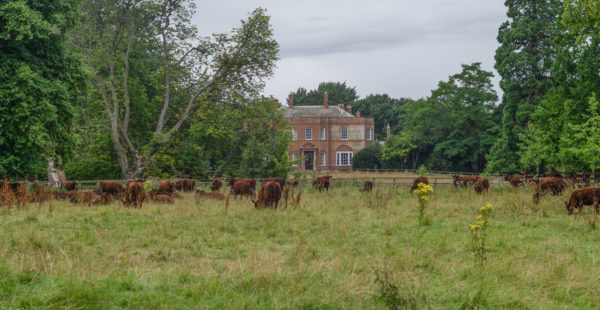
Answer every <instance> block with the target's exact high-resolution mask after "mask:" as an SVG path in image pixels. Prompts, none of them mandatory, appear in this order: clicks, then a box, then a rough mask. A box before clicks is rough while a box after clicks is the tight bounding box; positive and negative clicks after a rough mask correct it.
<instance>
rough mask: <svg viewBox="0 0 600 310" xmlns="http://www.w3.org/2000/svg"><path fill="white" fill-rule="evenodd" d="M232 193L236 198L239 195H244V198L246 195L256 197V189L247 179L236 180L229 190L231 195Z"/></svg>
mask: <svg viewBox="0 0 600 310" xmlns="http://www.w3.org/2000/svg"><path fill="white" fill-rule="evenodd" d="M231 194H233V198H234V199H235V198H237V196H242V198H243V197H246V196H247V197H250V198H254V190H253V189H252V186H250V183H248V182H247V181H235V183H233V186H232V187H231V191H230V192H229V195H231Z"/></svg>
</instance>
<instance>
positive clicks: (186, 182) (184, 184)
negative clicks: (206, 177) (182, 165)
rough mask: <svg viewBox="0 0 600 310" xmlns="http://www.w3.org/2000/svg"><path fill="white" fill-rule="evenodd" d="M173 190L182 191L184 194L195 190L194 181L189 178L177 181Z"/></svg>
mask: <svg viewBox="0 0 600 310" xmlns="http://www.w3.org/2000/svg"><path fill="white" fill-rule="evenodd" d="M175 189H177V190H178V191H181V190H182V191H183V192H184V193H187V192H191V191H193V190H194V189H196V180H194V179H190V178H183V179H179V180H178V181H177V182H176V183H175Z"/></svg>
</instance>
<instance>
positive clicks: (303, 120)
mask: <svg viewBox="0 0 600 310" xmlns="http://www.w3.org/2000/svg"><path fill="white" fill-rule="evenodd" d="M293 99H294V98H293V97H292V94H290V98H289V104H288V107H282V108H280V109H281V110H282V112H283V115H284V117H285V118H287V119H288V120H289V122H290V126H291V128H292V129H291V130H292V139H293V141H292V144H291V145H290V149H289V153H290V159H297V158H301V157H304V160H303V161H302V162H301V163H300V164H299V166H300V169H302V170H349V169H352V156H353V155H354V154H356V152H358V151H360V150H362V149H363V148H365V147H367V146H369V145H372V144H373V140H374V136H375V135H374V120H373V118H363V117H360V112H357V113H356V116H354V115H352V107H351V106H348V107H344V105H343V104H340V105H338V106H331V107H330V106H329V104H328V101H327V100H328V99H327V93H325V96H324V99H323V105H322V106H298V107H295V106H294V101H293Z"/></svg>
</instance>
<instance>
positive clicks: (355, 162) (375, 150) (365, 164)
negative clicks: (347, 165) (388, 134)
mask: <svg viewBox="0 0 600 310" xmlns="http://www.w3.org/2000/svg"><path fill="white" fill-rule="evenodd" d="M382 149H383V148H382V147H381V145H380V144H379V143H375V144H373V145H371V146H368V147H366V148H364V149H362V150H360V151H358V153H356V154H354V156H353V157H352V169H381V150H382Z"/></svg>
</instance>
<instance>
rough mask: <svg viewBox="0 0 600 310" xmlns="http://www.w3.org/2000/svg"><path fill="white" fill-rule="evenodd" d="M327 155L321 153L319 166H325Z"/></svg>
mask: <svg viewBox="0 0 600 310" xmlns="http://www.w3.org/2000/svg"><path fill="white" fill-rule="evenodd" d="M326 164H327V155H325V153H321V166H327V165H326Z"/></svg>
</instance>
